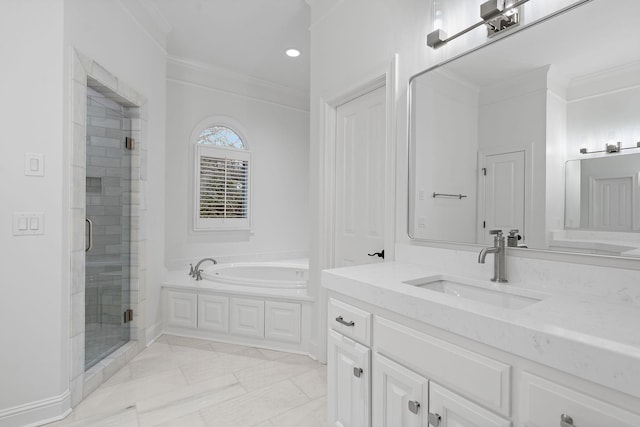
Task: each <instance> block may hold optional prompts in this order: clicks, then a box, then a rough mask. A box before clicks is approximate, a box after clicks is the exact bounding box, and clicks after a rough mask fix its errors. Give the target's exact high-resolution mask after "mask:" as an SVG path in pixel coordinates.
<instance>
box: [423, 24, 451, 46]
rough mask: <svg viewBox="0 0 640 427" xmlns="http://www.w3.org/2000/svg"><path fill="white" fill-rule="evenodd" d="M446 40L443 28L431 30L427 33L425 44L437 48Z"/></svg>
mask: <svg viewBox="0 0 640 427" xmlns="http://www.w3.org/2000/svg"><path fill="white" fill-rule="evenodd" d="M446 42H447V33H445V32H444V31H443V30H440V29H437V30H433V31H432V32H430V33H429V34H427V46H429V47H430V48H433V49H437V48H439V47H440V46H441V45H443V44H445V43H446Z"/></svg>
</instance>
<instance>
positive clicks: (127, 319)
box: [124, 309, 133, 323]
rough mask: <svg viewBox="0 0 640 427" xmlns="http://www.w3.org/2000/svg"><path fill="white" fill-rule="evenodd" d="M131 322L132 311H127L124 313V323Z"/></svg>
mask: <svg viewBox="0 0 640 427" xmlns="http://www.w3.org/2000/svg"><path fill="white" fill-rule="evenodd" d="M132 320H133V310H132V309H128V310H125V311H124V323H127V322H131V321H132Z"/></svg>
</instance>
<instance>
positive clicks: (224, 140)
mask: <svg viewBox="0 0 640 427" xmlns="http://www.w3.org/2000/svg"><path fill="white" fill-rule="evenodd" d="M197 143H198V144H208V145H215V146H217V147H227V148H237V149H239V150H244V149H245V146H244V142H243V141H242V139H241V138H240V136H239V135H238V134H237V133H236V132H235V131H234V130H233V129H231V128H229V127H227V126H220V125H218V126H210V127H208V128H206V129H204V130H203V131H202V132H200V136H198V141H197Z"/></svg>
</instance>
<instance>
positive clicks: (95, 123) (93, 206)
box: [85, 88, 131, 360]
mask: <svg viewBox="0 0 640 427" xmlns="http://www.w3.org/2000/svg"><path fill="white" fill-rule="evenodd" d="M128 110H129V109H127V108H125V107H123V106H121V105H120V104H118V103H117V102H115V101H113V100H111V99H108V98H107V97H105V96H104V95H102V94H100V93H99V92H97V91H95V90H94V89H92V88H88V90H87V172H86V173H87V175H86V176H87V178H86V197H87V198H86V207H87V208H86V213H87V217H89V218H91V220H92V221H93V247H92V249H91V251H90V252H88V253H87V258H88V265H87V271H86V283H85V294H86V295H85V302H86V304H85V323H86V324H87V325H89V324H96V325H116V326H119V325H120V323H121V319H122V313H123V312H124V310H125V309H127V308H128V303H129V298H128V293H129V262H130V259H129V258H130V257H129V248H130V244H129V239H130V232H131V228H130V226H129V223H130V211H129V209H127V208H129V207H130V203H129V200H128V199H129V192H130V188H131V177H130V176H129V173H127V170H130V169H131V158H130V156H129V155H128V153H126V152H125V148H124V139H125V137H127V136H130V135H131V118H130V116H131V111H128ZM123 205H124V206H125V209H123ZM115 333H118V329H117V328H116V330H115ZM88 341H90V339H89V340H88ZM88 350H89V349H88V348H85V352H87V351H88ZM87 359H88V360H91V357H87Z"/></svg>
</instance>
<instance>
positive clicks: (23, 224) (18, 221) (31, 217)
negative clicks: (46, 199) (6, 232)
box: [13, 212, 44, 236]
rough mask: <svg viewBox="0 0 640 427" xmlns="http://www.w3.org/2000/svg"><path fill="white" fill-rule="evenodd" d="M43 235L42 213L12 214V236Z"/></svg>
mask: <svg viewBox="0 0 640 427" xmlns="http://www.w3.org/2000/svg"><path fill="white" fill-rule="evenodd" d="M38 234H44V213H43V212H14V213H13V235H14V236H34V235H38Z"/></svg>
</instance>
